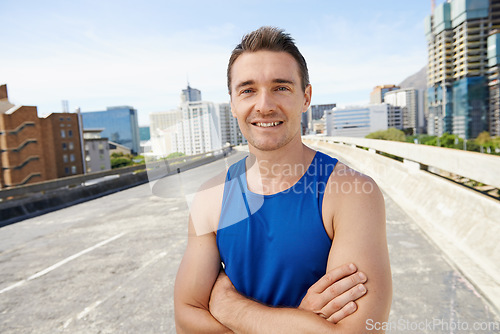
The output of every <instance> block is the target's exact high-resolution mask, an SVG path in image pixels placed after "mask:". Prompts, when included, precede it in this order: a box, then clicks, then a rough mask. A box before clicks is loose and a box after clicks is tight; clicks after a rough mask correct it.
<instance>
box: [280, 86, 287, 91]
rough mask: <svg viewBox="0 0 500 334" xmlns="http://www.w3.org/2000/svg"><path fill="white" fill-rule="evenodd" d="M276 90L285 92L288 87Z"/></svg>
mask: <svg viewBox="0 0 500 334" xmlns="http://www.w3.org/2000/svg"><path fill="white" fill-rule="evenodd" d="M278 90H280V91H287V90H288V87H278Z"/></svg>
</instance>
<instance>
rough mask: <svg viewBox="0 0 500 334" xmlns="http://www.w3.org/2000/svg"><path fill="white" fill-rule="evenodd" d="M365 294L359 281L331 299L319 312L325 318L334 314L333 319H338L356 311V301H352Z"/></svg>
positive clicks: (363, 287) (364, 289)
mask: <svg viewBox="0 0 500 334" xmlns="http://www.w3.org/2000/svg"><path fill="white" fill-rule="evenodd" d="M365 294H366V288H365V286H364V285H363V284H361V283H360V284H357V285H356V286H354V287H352V288H350V289H349V290H347V291H346V292H344V293H343V294H341V295H340V296H337V297H336V298H334V299H332V300H331V301H330V302H329V303H328V304H327V305H326V306H325V307H323V309H322V310H321V313H322V314H324V315H325V317H326V318H327V319H330V318H331V317H332V316H334V318H333V320H335V321H336V322H337V321H340V320H341V319H343V318H344V317H345V316H347V315H349V314H351V313H352V312H354V311H356V307H355V305H356V303H354V301H355V300H357V299H359V298H361V297H362V296H364V295H365ZM353 308H354V309H353ZM350 311H352V312H350ZM349 312H350V313H349Z"/></svg>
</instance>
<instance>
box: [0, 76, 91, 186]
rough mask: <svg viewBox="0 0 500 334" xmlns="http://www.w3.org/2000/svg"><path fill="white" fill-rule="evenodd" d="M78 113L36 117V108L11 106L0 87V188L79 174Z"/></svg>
mask: <svg viewBox="0 0 500 334" xmlns="http://www.w3.org/2000/svg"><path fill="white" fill-rule="evenodd" d="M78 126H79V125H78V115H77V114H71V113H61V114H57V113H54V114H51V115H49V116H48V117H46V118H39V117H38V114H37V108H36V107H32V106H14V105H13V104H11V103H10V102H9V100H8V94H7V86H6V85H1V86H0V188H6V187H13V186H20V185H24V184H28V183H35V182H41V181H46V180H51V179H55V178H59V177H64V176H69V175H75V174H81V173H83V168H82V154H81V144H80V141H81V140H80V131H79V130H78Z"/></svg>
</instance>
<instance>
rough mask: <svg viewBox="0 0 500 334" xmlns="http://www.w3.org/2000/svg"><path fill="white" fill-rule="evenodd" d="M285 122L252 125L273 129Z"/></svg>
mask: <svg viewBox="0 0 500 334" xmlns="http://www.w3.org/2000/svg"><path fill="white" fill-rule="evenodd" d="M282 123H283V122H282V121H278V122H267V123H266V122H255V123H252V125H255V126H258V127H261V128H270V127H273V126H278V125H280V124H282Z"/></svg>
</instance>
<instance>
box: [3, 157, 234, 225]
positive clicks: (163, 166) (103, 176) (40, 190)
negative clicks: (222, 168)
mask: <svg viewBox="0 0 500 334" xmlns="http://www.w3.org/2000/svg"><path fill="white" fill-rule="evenodd" d="M230 152H231V148H227V149H224V150H220V152H211V153H207V154H200V155H197V156H190V157H182V158H177V159H171V160H162V161H158V162H153V163H148V164H147V166H146V165H140V166H133V167H125V168H123V169H118V170H110V171H106V172H99V173H93V175H84V176H75V177H70V178H64V179H59V180H54V181H47V182H43V183H39V184H34V185H27V186H24V187H18V188H13V189H6V190H3V191H0V195H2V193H3V196H0V198H2V197H7V196H15V195H19V194H20V193H22V192H25V193H28V194H29V196H24V197H18V198H14V199H10V200H4V201H0V227H2V226H5V225H9V224H12V223H15V222H18V221H21V220H23V219H26V218H30V217H34V216H38V215H41V214H44V213H47V212H51V211H54V210H58V209H61V208H64V207H68V206H70V205H74V204H77V203H81V202H84V201H88V200H91V199H95V198H98V197H101V196H105V195H108V194H111V193H114V192H117V191H121V190H124V189H127V188H131V187H134V186H137V185H140V184H143V183H146V182H148V181H152V180H156V179H158V178H162V177H165V176H169V175H172V174H176V173H181V172H183V171H186V170H189V169H192V168H196V167H199V166H201V165H204V164H207V163H210V162H213V161H215V160H218V159H221V158H223V157H225V156H227V155H228V154H230ZM146 168H147V170H146ZM97 176H98V178H96V177H97ZM93 181H96V182H95V183H94V182H93ZM97 181H98V182H97Z"/></svg>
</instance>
